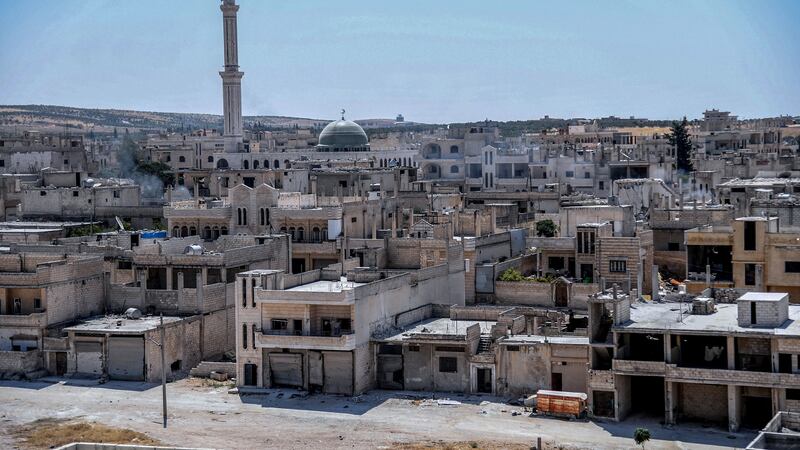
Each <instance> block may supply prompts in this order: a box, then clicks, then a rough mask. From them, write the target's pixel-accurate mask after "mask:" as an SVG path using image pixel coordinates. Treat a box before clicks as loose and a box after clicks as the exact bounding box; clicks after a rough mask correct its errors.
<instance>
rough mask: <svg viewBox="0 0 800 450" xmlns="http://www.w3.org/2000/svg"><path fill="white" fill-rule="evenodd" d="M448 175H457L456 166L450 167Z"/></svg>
mask: <svg viewBox="0 0 800 450" xmlns="http://www.w3.org/2000/svg"><path fill="white" fill-rule="evenodd" d="M450 173H458V166H450Z"/></svg>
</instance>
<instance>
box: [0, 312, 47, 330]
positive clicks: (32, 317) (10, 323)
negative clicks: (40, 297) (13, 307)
mask: <svg viewBox="0 0 800 450" xmlns="http://www.w3.org/2000/svg"><path fill="white" fill-rule="evenodd" d="M45 326H47V313H44V312H39V313H31V314H2V315H0V328H3V327H33V328H44V327H45Z"/></svg>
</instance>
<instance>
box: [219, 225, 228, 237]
mask: <svg viewBox="0 0 800 450" xmlns="http://www.w3.org/2000/svg"><path fill="white" fill-rule="evenodd" d="M219 231H220V234H221V235H223V236H227V235H228V227H225V226H223V227H222V228H220V229H219Z"/></svg>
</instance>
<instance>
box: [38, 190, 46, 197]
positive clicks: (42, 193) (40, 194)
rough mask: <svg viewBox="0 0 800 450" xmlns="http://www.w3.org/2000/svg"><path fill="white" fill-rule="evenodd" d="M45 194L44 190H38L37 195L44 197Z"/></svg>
mask: <svg viewBox="0 0 800 450" xmlns="http://www.w3.org/2000/svg"><path fill="white" fill-rule="evenodd" d="M45 195H47V192H46V191H39V196H41V197H44V196H45Z"/></svg>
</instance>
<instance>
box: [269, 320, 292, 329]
mask: <svg viewBox="0 0 800 450" xmlns="http://www.w3.org/2000/svg"><path fill="white" fill-rule="evenodd" d="M270 328H272V329H273V330H288V329H289V321H288V320H286V319H272V321H271V325H270Z"/></svg>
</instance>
